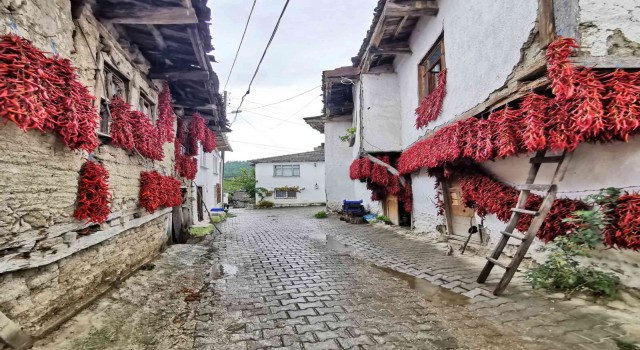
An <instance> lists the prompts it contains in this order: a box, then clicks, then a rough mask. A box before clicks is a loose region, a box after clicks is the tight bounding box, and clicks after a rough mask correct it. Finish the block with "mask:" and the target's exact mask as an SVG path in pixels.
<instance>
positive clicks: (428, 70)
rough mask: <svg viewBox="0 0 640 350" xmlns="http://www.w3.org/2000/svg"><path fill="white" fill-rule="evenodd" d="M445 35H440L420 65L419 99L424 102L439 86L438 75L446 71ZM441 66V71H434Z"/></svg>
mask: <svg viewBox="0 0 640 350" xmlns="http://www.w3.org/2000/svg"><path fill="white" fill-rule="evenodd" d="M444 56H445V51H444V33H442V34H440V36H439V37H438V39H436V42H435V43H434V44H433V46H431V48H430V49H429V51H428V52H427V54H426V55H425V56H424V58H423V59H422V60H421V61H420V64H418V98H419V99H420V100H422V99H423V98H424V97H426V96H428V95H429V94H430V93H431V92H432V91H433V90H435V88H436V87H437V86H438V73H440V72H441V71H443V70H445V69H446V63H445V58H444ZM438 65H439V69H438V70H437V71H436V70H434V69H435V68H437V66H438Z"/></svg>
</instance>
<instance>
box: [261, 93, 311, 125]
mask: <svg viewBox="0 0 640 350" xmlns="http://www.w3.org/2000/svg"><path fill="white" fill-rule="evenodd" d="M318 97H320V96H316V97H314V98H313V100H311V101H309V102H308V103H307V104H306V105H304V106H302V108H300V109H299V110H297V111H296V112H295V113H293V114H292V115H290V116H288V117H287V118H285V119H284V120H282V121H281V122H280V123H278V124H276V125H275V126H274V127H273V128H271V129H275V128H276V127H278V126H280V125H282V123H286V122H287V121H289V119H291V118H293V117H295V116H297V115H298V113H300V112H302V111H303V110H304V109H305V108H307V106H309V105H310V104H312V103H313V102H314V101H315V100H317V99H318Z"/></svg>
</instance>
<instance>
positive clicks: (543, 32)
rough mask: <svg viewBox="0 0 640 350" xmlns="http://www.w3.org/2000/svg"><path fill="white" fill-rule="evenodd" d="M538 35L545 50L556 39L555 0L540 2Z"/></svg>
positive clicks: (541, 0) (539, 0)
mask: <svg viewBox="0 0 640 350" xmlns="http://www.w3.org/2000/svg"><path fill="white" fill-rule="evenodd" d="M538 33H539V34H540V44H541V45H542V47H543V48H545V47H547V45H549V44H551V42H552V41H554V40H555V39H556V26H555V19H554V15H553V0H538Z"/></svg>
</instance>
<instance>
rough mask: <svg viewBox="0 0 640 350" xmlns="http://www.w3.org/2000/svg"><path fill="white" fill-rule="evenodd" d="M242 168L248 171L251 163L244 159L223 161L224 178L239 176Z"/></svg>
mask: <svg viewBox="0 0 640 350" xmlns="http://www.w3.org/2000/svg"><path fill="white" fill-rule="evenodd" d="M242 169H246V170H247V171H249V170H250V169H251V163H249V162H245V161H232V162H225V163H224V178H225V179H231V178H234V177H236V176H239V175H240V173H241V170H242Z"/></svg>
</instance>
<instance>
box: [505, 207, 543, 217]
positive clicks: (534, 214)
mask: <svg viewBox="0 0 640 350" xmlns="http://www.w3.org/2000/svg"><path fill="white" fill-rule="evenodd" d="M511 211H512V212H516V213H520V214H526V215H533V216H538V212H537V211H535V210H527V209H522V208H511Z"/></svg>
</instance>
